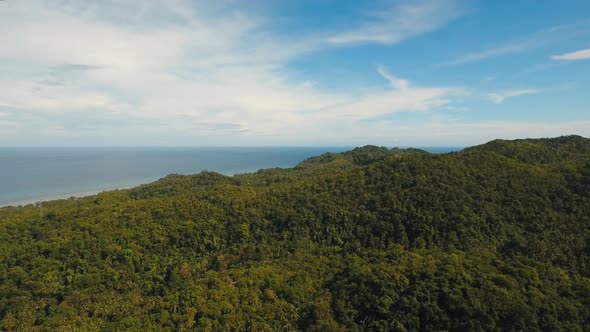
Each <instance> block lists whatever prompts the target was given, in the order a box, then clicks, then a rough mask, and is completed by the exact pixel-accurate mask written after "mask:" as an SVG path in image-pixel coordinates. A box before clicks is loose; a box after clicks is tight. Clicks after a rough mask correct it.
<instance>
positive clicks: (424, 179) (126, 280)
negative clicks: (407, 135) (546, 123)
mask: <svg viewBox="0 0 590 332" xmlns="http://www.w3.org/2000/svg"><path fill="white" fill-rule="evenodd" d="M0 329H1V330H7V331H26V330H39V331H44V330H61V331H67V330H84V331H86V330H88V331H92V330H96V331H98V330H104V331H119V330H135V331H142V330H144V331H145V330H162V331H166V330H169V331H173V330H204V331H207V330H254V331H277V330H286V331H290V330H316V331H340V330H352V331H354V330H374V331H386V330H389V331H433V330H451V331H468V330H471V331H490V330H501V331H517V330H518V331H520V330H529V331H535V330H543V331H548V330H551V331H559V330H561V331H584V330H585V331H588V330H590V140H589V139H586V138H583V137H579V136H566V137H558V138H553V139H525V140H515V141H503V140H495V141H492V142H489V143H487V144H484V145H480V146H476V147H472V148H468V149H465V150H464V151H461V152H453V153H447V154H430V153H427V152H425V151H421V150H417V149H387V148H383V147H375V146H365V147H362V148H356V149H354V150H352V151H349V152H344V153H328V154H324V155H321V156H318V157H314V158H310V159H308V160H305V161H303V162H302V163H300V164H299V165H298V166H296V167H294V168H292V169H266V170H260V171H258V172H256V173H252V174H241V175H236V176H233V177H228V176H223V175H221V174H218V173H213V172H202V173H200V174H197V175H190V176H182V175H169V176H167V177H165V178H163V179H161V180H159V181H156V182H154V183H151V184H147V185H143V186H139V187H137V188H134V189H129V190H116V191H110V192H105V193H101V194H98V195H94V196H89V197H84V198H80V199H73V198H72V199H69V200H59V201H51V202H45V203H43V207H42V209H41V208H40V207H38V206H34V205H28V206H24V207H9V208H3V209H0Z"/></svg>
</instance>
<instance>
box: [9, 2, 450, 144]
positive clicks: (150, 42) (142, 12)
mask: <svg viewBox="0 0 590 332" xmlns="http://www.w3.org/2000/svg"><path fill="white" fill-rule="evenodd" d="M448 3H450V2H448ZM101 4H102V5H101V6H98V5H97V4H95V3H87V2H76V1H67V2H48V3H43V2H37V1H27V0H23V1H10V2H4V3H2V5H1V6H2V11H0V39H2V40H10V41H11V44H10V47H2V48H0V60H1V61H0V71H1V70H2V69H4V68H10V69H11V72H15V73H17V74H18V75H20V76H18V75H16V74H15V75H10V76H3V77H0V91H2V94H0V106H2V107H6V108H9V109H12V110H13V112H12V114H13V115H12V120H11V121H18V120H17V119H16V118H17V117H18V116H17V115H15V114H18V113H19V112H21V113H22V114H25V113H26V114H28V116H29V117H28V118H27V120H26V121H24V120H23V125H27V126H30V127H31V128H32V127H39V126H43V125H45V126H46V128H47V129H46V130H45V132H46V133H51V136H52V137H55V136H64V137H65V136H68V135H69V136H68V137H77V138H78V139H79V140H80V142H84V140H87V141H89V142H90V144H93V143H94V144H95V143H96V142H92V139H93V138H94V139H96V137H101V138H102V137H105V139H107V140H108V139H110V140H112V141H105V144H138V142H140V143H141V144H154V143H158V144H165V143H167V142H168V144H178V142H179V141H182V142H184V141H186V142H194V143H193V144H204V143H203V141H202V139H203V138H208V137H211V136H215V135H216V134H219V135H218V136H220V137H218V138H217V139H219V140H220V141H217V142H219V144H223V143H224V142H226V143H227V144H231V143H232V142H233V144H237V143H240V144H241V143H244V142H246V143H251V144H264V143H267V142H266V141H267V140H268V139H269V137H272V138H273V142H283V143H285V144H294V143H297V142H298V141H299V140H301V139H303V138H304V137H318V136H319V133H321V132H324V131H325V132H330V133H332V135H334V137H336V136H338V137H341V136H342V135H343V134H345V133H346V131H343V130H334V131H332V130H331V129H330V128H336V127H339V128H353V127H355V123H356V121H358V120H360V119H365V118H370V117H376V116H379V115H383V114H386V113H392V112H400V111H427V110H432V109H435V108H437V107H439V106H441V105H446V104H448V103H450V102H451V100H452V98H453V97H454V96H455V95H457V94H460V89H457V88H454V87H414V86H412V85H410V82H409V81H408V80H404V79H399V78H396V77H395V76H393V75H391V74H390V73H388V72H387V70H386V69H385V68H384V67H379V68H378V72H379V73H380V74H381V75H382V76H383V77H385V78H386V79H387V80H388V81H389V82H390V83H391V85H392V88H393V89H391V90H389V89H388V90H385V91H384V90H383V89H381V88H374V89H372V90H370V91H367V92H363V93H358V94H356V95H355V94H349V93H339V92H334V91H325V90H323V89H322V88H321V86H318V85H317V84H315V83H314V82H312V81H311V80H306V79H302V80H300V81H293V80H292V78H291V77H290V73H289V71H288V70H286V66H287V63H288V61H289V60H291V59H294V58H297V57H299V56H301V55H302V54H305V53H308V52H311V51H313V50H317V49H320V48H325V47H336V46H337V45H341V44H346V43H349V42H352V39H348V41H345V38H344V36H347V35H348V36H349V37H350V36H352V35H351V33H352V32H351V31H346V32H343V33H340V34H332V36H333V37H335V36H337V35H339V36H340V37H342V38H344V39H340V42H337V41H336V39H331V40H325V39H324V38H323V37H310V38H309V39H304V40H292V39H286V38H282V37H278V36H274V35H273V34H272V33H271V32H269V29H268V28H267V26H266V22H265V21H264V20H262V19H260V18H257V17H253V16H249V15H247V14H246V13H238V12H232V13H233V14H228V11H223V17H219V14H216V10H213V9H211V8H209V7H208V6H209V5H206V4H205V3H194V2H189V1H181V0H176V1H164V2H149V3H144V2H140V1H128V2H127V1H126V2H124V3H120V2H114V1H106V2H101ZM109 4H110V5H109ZM194 6H199V8H198V9H195V8H194ZM216 6H217V5H216ZM220 6H221V5H220ZM449 6H450V5H449ZM451 7H452V6H451ZM451 7H449V8H447V7H445V5H443V3H442V2H439V1H430V2H428V1H422V2H416V3H413V4H412V5H402V6H399V8H397V7H396V8H397V9H395V10H393V11H392V12H390V13H384V14H382V15H384V16H383V17H382V19H380V20H379V22H378V23H376V24H375V25H370V26H369V25H367V26H364V27H362V28H360V29H357V30H355V31H356V32H355V34H356V36H361V35H362V33H365V32H368V31H369V30H374V31H378V32H379V33H380V34H381V37H380V38H381V39H379V40H377V39H375V40H369V39H365V40H364V41H365V42H385V43H392V42H396V41H399V40H402V39H404V38H406V37H410V36H413V35H416V34H419V33H422V32H427V31H430V30H433V29H435V28H436V27H439V26H440V25H442V24H444V22H446V21H448V20H450V19H451V18H452V17H454V15H456V13H455V11H454V10H452V9H451ZM452 8H454V7H452ZM437 14H440V17H435V16H437ZM404 15H408V16H407V17H406V16H404ZM228 16H230V17H228ZM130 18H131V19H130ZM389 19H393V20H394V21H393V22H389V21H388V20H389ZM15 36H18V38H15ZM353 39H356V41H361V39H362V38H360V37H355V38H353ZM56 114H60V115H63V116H60V117H57V116H56ZM68 114H72V115H68ZM74 114H75V115H76V116H77V117H78V121H80V120H79V118H80V117H81V116H83V114H87V116H88V118H89V119H90V118H92V119H93V122H95V121H96V120H100V119H103V120H104V121H105V122H108V121H113V120H112V119H120V120H121V121H129V122H132V123H137V124H138V125H137V126H135V127H132V128H131V127H127V128H103V131H101V132H97V131H93V130H92V129H91V128H92V126H93V122H90V123H84V124H82V123H79V124H75V123H66V124H64V123H63V121H61V120H59V119H64V118H68V117H69V118H70V119H73V117H74ZM91 115H92V117H90V116H91ZM41 121H45V123H43V124H42V123H41ZM37 122H38V123H37ZM71 122H73V120H72V121H71ZM98 122H100V121H98ZM109 123H110V122H109ZM213 129H215V130H213ZM58 134H59V135H58ZM42 135H43V131H40V132H39V133H38V135H37V136H35V137H36V138H37V139H38V141H37V142H36V143H37V144H38V143H45V141H44V138H43V136H42ZM27 139H29V140H30V138H28V137H27ZM221 140H225V141H221ZM33 144H35V142H33Z"/></svg>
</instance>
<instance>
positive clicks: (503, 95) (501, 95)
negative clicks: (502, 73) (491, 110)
mask: <svg viewBox="0 0 590 332" xmlns="http://www.w3.org/2000/svg"><path fill="white" fill-rule="evenodd" d="M540 92H541V90H539V89H514V90H508V91H502V92H497V93H490V94H488V97H489V99H490V100H491V101H492V102H493V103H494V104H501V103H503V102H504V101H505V100H506V99H509V98H514V97H518V96H524V95H533V94H537V93H540Z"/></svg>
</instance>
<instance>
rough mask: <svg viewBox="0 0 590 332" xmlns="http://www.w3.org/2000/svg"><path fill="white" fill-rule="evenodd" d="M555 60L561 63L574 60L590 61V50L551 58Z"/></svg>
mask: <svg viewBox="0 0 590 332" xmlns="http://www.w3.org/2000/svg"><path fill="white" fill-rule="evenodd" d="M551 59H553V60H559V61H573V60H584V59H590V48H589V49H585V50H579V51H575V52H570V53H565V54H561V55H554V56H552V57H551Z"/></svg>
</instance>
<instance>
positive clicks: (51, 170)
mask: <svg viewBox="0 0 590 332" xmlns="http://www.w3.org/2000/svg"><path fill="white" fill-rule="evenodd" d="M421 148H422V149H424V150H427V151H429V152H432V153H445V152H450V151H457V150H461V148H460V147H421ZM349 149H350V148H346V147H256V148H254V147H252V148H246V147H240V148H234V147H186V148H180V147H178V148H172V147H164V148H156V147H151V148H149V147H141V148H138V147H133V148H132V147H125V148H102V147H100V148H99V147H93V148H0V207H2V206H9V205H25V204H30V203H34V202H37V201H45V200H51V199H61V198H68V197H71V196H78V197H79V196H86V195H91V194H95V193H98V192H101V191H105V190H112V189H120V188H130V187H134V186H137V185H140V184H144V183H149V182H152V181H155V180H158V179H160V178H162V177H164V176H166V175H168V174H173V173H176V174H194V173H199V172H201V171H204V170H207V171H215V172H219V173H222V174H225V175H234V174H238V173H247V172H255V171H257V170H259V169H261V168H272V167H293V166H295V165H297V164H298V163H299V162H301V161H302V160H304V159H306V158H309V157H313V156H316V155H320V154H322V153H325V152H342V151H346V150H349Z"/></svg>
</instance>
